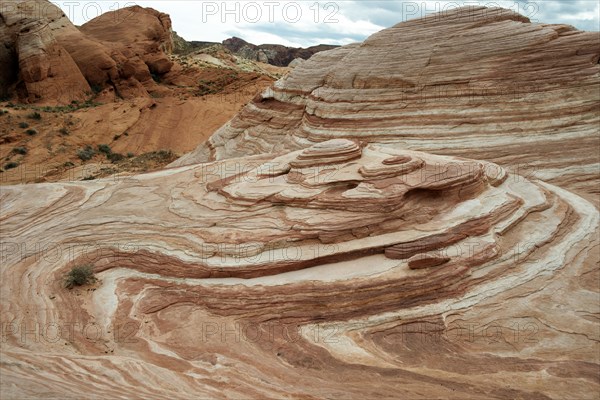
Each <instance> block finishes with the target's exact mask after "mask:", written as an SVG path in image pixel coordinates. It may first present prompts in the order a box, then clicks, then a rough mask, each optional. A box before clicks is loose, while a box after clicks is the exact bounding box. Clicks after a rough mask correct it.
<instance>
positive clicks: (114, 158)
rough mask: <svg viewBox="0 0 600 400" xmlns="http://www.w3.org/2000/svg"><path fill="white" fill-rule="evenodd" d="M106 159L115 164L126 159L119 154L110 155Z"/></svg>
mask: <svg viewBox="0 0 600 400" xmlns="http://www.w3.org/2000/svg"><path fill="white" fill-rule="evenodd" d="M106 158H108V159H109V160H110V161H112V162H113V163H115V162H117V161H121V160H122V159H124V158H125V157H124V156H123V154H119V153H110V154H107V155H106Z"/></svg>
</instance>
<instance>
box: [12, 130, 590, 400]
mask: <svg viewBox="0 0 600 400" xmlns="http://www.w3.org/2000/svg"><path fill="white" fill-rule="evenodd" d="M0 196H1V200H2V201H1V203H0V204H1V208H0V218H1V220H2V226H3V229H2V233H1V234H2V246H3V247H2V250H3V254H2V257H3V268H2V269H0V278H1V280H0V281H1V282H2V291H1V292H0V297H1V307H2V323H3V327H4V330H3V344H2V347H1V351H2V359H3V363H2V364H1V365H0V368H1V372H2V377H3V378H2V385H1V390H2V396H3V398H7V397H12V398H23V397H37V396H41V395H43V396H45V397H48V396H51V397H61V398H62V397H65V396H75V397H81V396H85V397H90V396H91V397H96V396H98V397H107V396H109V397H137V396H142V397H145V396H150V397H156V396H157V394H158V395H160V396H163V397H169V398H182V399H183V398H189V396H190V394H193V395H195V396H199V397H211V398H236V397H244V398H265V397H282V396H285V395H288V394H289V393H294V396H296V397H344V398H361V399H362V398H373V397H377V398H399V397H401V398H456V399H459V398H460V399H465V398H473V399H475V398H482V397H487V398H489V397H493V398H509V397H510V398H565V397H576V398H581V399H584V398H594V395H595V393H596V392H597V389H598V365H599V363H600V360H599V359H598V343H600V337H598V321H597V318H594V317H593V316H594V315H598V314H599V313H600V310H599V305H598V303H597V301H596V300H597V296H598V285H597V279H598V267H597V265H595V261H597V255H598V254H597V249H598V241H597V233H598V226H599V224H598V218H599V217H598V213H597V212H596V210H595V209H594V207H593V206H592V205H591V204H590V203H588V202H586V201H585V200H583V199H581V198H579V197H577V196H576V195H573V194H571V193H569V192H567V191H565V190H562V189H559V188H558V187H555V186H552V185H549V184H546V183H541V182H531V181H528V180H526V179H524V178H522V177H520V176H517V175H510V174H508V173H507V172H506V171H505V170H504V169H503V168H501V167H499V166H497V165H495V164H492V163H488V162H482V161H473V160H468V159H462V158H450V157H442V156H434V155H430V154H426V153H421V152H414V151H408V150H402V149H398V148H397V147H396V148H392V147H386V146H381V145H374V144H370V145H361V144H360V143H358V142H355V141H351V140H344V139H336V140H330V141H325V142H322V143H319V144H316V145H313V146H310V147H308V148H306V149H305V150H298V151H294V152H287V153H281V154H277V155H258V156H254V157H245V158H238V159H231V160H224V161H218V162H213V163H210V164H201V165H195V166H189V167H180V168H175V169H170V170H165V171H161V172H157V173H153V174H146V175H141V176H136V177H129V178H124V179H122V180H115V179H109V180H100V181H95V182H89V183H65V184H58V183H57V184H44V185H32V186H13V187H6V188H3V190H2V192H1V194H0ZM23 246H27V248H26V249H25V250H24V247H23ZM86 264H89V265H91V266H93V268H94V270H95V272H96V276H97V278H98V279H99V281H98V282H97V283H95V284H94V285H93V286H90V287H82V288H81V289H79V288H76V289H73V290H72V291H69V290H67V289H64V288H63V287H62V278H63V276H64V274H66V273H67V272H68V271H69V269H70V268H71V267H73V266H77V265H86ZM57 327H59V328H57ZM24 329H27V330H25V331H24ZM35 329H37V330H35ZM57 329H58V330H57ZM36 332H39V333H36ZM557 355H560V357H558V356H557ZM167 376H168V379H166V378H165V377H167ZM500 377H502V378H500ZM507 379H510V383H511V384H510V387H507V386H506V380H507ZM317 381H318V382H319V384H318V385H314V384H311V382H313V383H314V382H317ZM375 381H376V382H377V385H373V382H375ZM540 381H541V382H543V384H540ZM223 382H226V384H224V383H223ZM349 382H350V383H349Z"/></svg>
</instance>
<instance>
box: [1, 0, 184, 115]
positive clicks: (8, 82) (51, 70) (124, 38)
mask: <svg viewBox="0 0 600 400" xmlns="http://www.w3.org/2000/svg"><path fill="white" fill-rule="evenodd" d="M1 15H2V18H1V19H0V40H2V41H3V43H4V46H2V49H0V60H2V61H4V62H3V64H2V67H0V68H1V69H2V72H1V73H0V77H2V78H3V79H2V82H0V86H2V87H1V88H0V89H1V90H0V91H1V92H2V93H4V94H10V93H12V92H14V91H15V88H16V90H17V93H18V98H19V100H20V101H23V102H30V103H33V102H43V103H55V104H69V103H70V102H71V101H73V100H78V101H79V100H84V99H86V98H88V97H89V95H90V94H92V89H93V90H94V91H100V90H102V89H103V88H107V87H110V88H112V89H114V90H115V91H116V94H117V95H118V96H119V97H120V98H135V97H149V96H148V91H152V90H154V89H156V85H155V83H154V80H153V79H152V76H151V74H155V75H162V74H165V73H167V72H169V71H170V69H171V67H172V66H173V63H172V62H171V61H170V60H169V59H168V57H167V53H169V52H170V51H171V50H172V47H173V42H172V38H171V21H170V19H169V16H168V15H166V14H163V13H159V12H158V11H155V10H152V9H146V8H141V7H138V6H133V7H128V8H124V9H121V10H119V11H116V12H108V13H105V14H103V15H101V16H99V17H98V18H96V19H94V20H92V21H90V22H88V23H87V24H85V25H84V26H83V27H82V28H81V30H79V29H78V28H77V27H75V26H74V25H73V24H72V23H71V22H70V21H69V20H68V18H67V17H66V16H65V14H64V13H63V12H62V11H61V10H60V9H59V8H58V7H57V6H55V5H53V4H51V3H50V2H48V1H46V0H16V1H14V2H11V3H10V4H7V5H6V6H3V7H2V10H1ZM16 65H18V69H17V71H19V74H17V73H16V71H15V66H16Z"/></svg>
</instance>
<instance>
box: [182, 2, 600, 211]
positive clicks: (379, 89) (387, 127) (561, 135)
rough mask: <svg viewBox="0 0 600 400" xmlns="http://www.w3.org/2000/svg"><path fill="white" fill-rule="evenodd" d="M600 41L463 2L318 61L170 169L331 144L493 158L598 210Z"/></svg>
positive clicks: (276, 86) (317, 57)
mask: <svg viewBox="0 0 600 400" xmlns="http://www.w3.org/2000/svg"><path fill="white" fill-rule="evenodd" d="M599 58H600V36H599V35H598V33H597V32H582V31H578V30H576V29H574V28H573V27H571V26H568V25H548V24H543V23H531V22H530V21H529V20H528V19H527V18H526V17H523V16H521V15H519V14H516V13H514V12H512V11H509V10H505V9H499V8H483V7H466V8H459V9H454V10H451V11H447V12H444V13H440V14H434V15H430V16H428V17H425V18H420V19H417V20H412V21H408V22H402V23H400V24H398V25H396V26H394V27H392V28H389V29H385V30H383V31H381V32H379V33H376V34H374V35H373V36H371V37H370V38H368V39H367V40H365V41H364V42H363V43H360V44H353V45H349V46H345V47H342V48H339V49H336V50H331V51H327V52H323V53H319V54H316V55H314V56H313V57H312V58H311V59H310V60H308V62H306V63H304V64H303V65H301V66H299V67H297V68H296V69H295V70H294V71H293V72H291V73H290V74H289V75H288V76H287V77H285V78H283V79H281V80H280V81H278V82H276V83H275V84H274V86H273V87H272V88H271V89H269V90H267V91H265V92H264V93H263V94H262V95H260V96H257V97H256V98H255V99H254V101H253V102H251V103H250V104H248V105H247V106H246V107H245V108H244V109H243V110H242V111H241V112H240V114H238V115H237V116H236V117H235V118H234V119H233V120H232V121H231V122H229V123H228V124H226V125H225V126H223V127H222V128H221V129H220V130H219V131H217V132H216V133H215V134H214V135H213V136H212V137H211V138H210V140H209V141H208V142H207V143H205V144H202V145H201V146H200V147H199V148H198V149H197V150H196V151H195V152H193V153H191V154H189V155H188V156H185V157H183V158H182V159H181V160H179V161H178V162H176V163H175V164H174V165H186V164H190V163H194V162H199V161H210V160H221V159H225V158H231V157H239V156H243V155H247V154H259V153H263V152H271V151H282V150H296V149H300V148H305V147H308V146H311V145H312V144H314V143H318V142H321V141H325V140H329V139H332V138H350V139H357V140H361V141H366V142H376V143H385V144H391V143H394V144H398V145H400V146H401V147H402V148H407V149H413V150H421V151H427V152H434V153H437V154H446V155H458V156H463V157H470V158H476V159H485V160H490V161H493V162H496V163H498V164H500V165H502V166H504V167H506V168H507V169H509V170H510V171H511V172H513V173H517V174H520V175H524V176H527V177H531V178H538V179H543V180H545V181H549V182H552V183H555V184H558V185H560V186H562V187H566V188H569V189H570V190H573V191H576V192H577V193H579V194H581V195H583V196H585V197H586V198H588V199H590V200H592V201H594V202H596V204H598V203H597V202H598V194H599V192H598V179H599V176H600V155H599V152H598V148H599V147H600V130H599V126H600V65H599V64H598V61H599Z"/></svg>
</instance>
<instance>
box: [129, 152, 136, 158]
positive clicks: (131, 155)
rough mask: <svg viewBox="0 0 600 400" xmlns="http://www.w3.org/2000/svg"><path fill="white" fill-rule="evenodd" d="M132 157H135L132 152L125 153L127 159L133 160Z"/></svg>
mask: <svg viewBox="0 0 600 400" xmlns="http://www.w3.org/2000/svg"><path fill="white" fill-rule="evenodd" d="M133 157H135V154H133V153H132V152H128V153H127V158H133Z"/></svg>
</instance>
